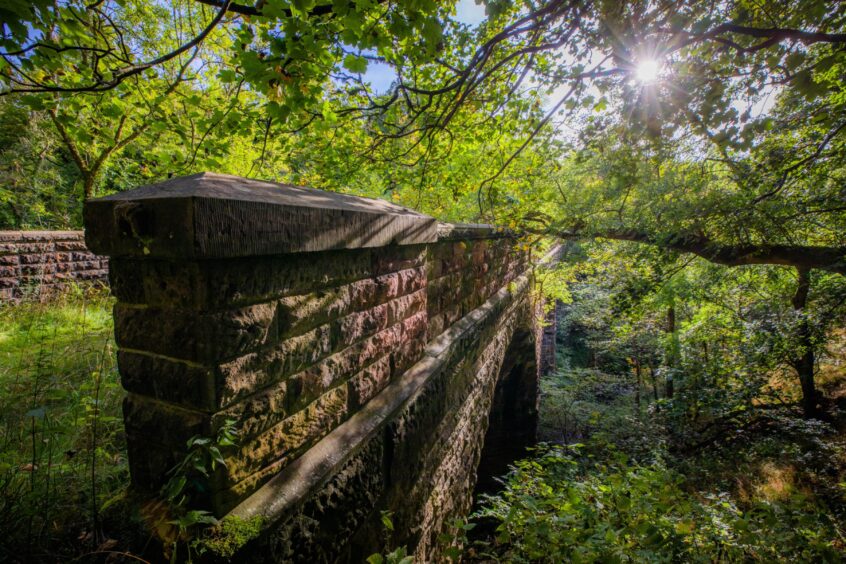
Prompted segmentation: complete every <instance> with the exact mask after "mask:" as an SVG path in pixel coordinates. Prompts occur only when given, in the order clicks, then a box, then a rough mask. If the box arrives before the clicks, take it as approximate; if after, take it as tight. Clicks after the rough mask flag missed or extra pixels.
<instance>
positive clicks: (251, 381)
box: [218, 324, 333, 405]
mask: <svg viewBox="0 0 846 564" xmlns="http://www.w3.org/2000/svg"><path fill="white" fill-rule="evenodd" d="M332 352H333V350H332V332H331V327H330V326H329V325H328V324H327V325H321V326H320V327H317V328H315V329H312V330H311V331H309V332H307V333H305V334H303V335H299V336H297V337H291V338H290V339H286V340H284V341H282V342H281V343H279V344H278V345H277V346H276V347H273V348H269V349H265V350H261V351H258V352H254V353H249V354H246V355H244V356H242V357H239V358H236V359H234V360H231V361H228V362H225V363H223V364H221V365H220V366H219V368H218V373H219V383H218V387H219V391H218V402H219V403H220V405H229V404H231V403H232V402H234V401H236V400H237V399H239V398H242V397H245V396H247V395H250V394H252V393H254V392H256V391H257V390H260V389H261V388H264V387H265V386H267V385H269V384H271V383H273V382H276V381H279V380H281V379H282V378H283V377H285V376H288V375H291V374H295V373H297V372H300V371H302V370H305V369H306V368H308V367H310V366H313V365H314V364H315V363H317V362H318V361H319V360H321V359H323V358H324V357H326V356H328V355H329V354H330V353H332Z"/></svg>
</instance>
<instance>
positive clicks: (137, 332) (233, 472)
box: [85, 173, 539, 562]
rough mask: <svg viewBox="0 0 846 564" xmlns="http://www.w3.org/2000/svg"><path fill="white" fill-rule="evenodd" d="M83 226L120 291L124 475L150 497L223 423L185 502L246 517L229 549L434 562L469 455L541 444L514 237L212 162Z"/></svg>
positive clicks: (459, 510) (531, 331)
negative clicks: (255, 528)
mask: <svg viewBox="0 0 846 564" xmlns="http://www.w3.org/2000/svg"><path fill="white" fill-rule="evenodd" d="M85 220H86V241H87V243H88V246H89V248H90V249H91V250H92V251H94V252H96V253H98V254H101V255H105V256H108V257H109V258H110V280H111V284H112V289H113V292H114V294H115V296H116V297H117V299H118V303H117V305H116V306H115V332H116V340H117V343H118V347H119V353H118V364H119V369H120V373H121V379H122V383H123V386H124V388H125V389H126V390H127V392H128V393H127V398H126V401H125V404H124V419H125V425H126V433H127V441H128V447H129V463H130V469H131V475H132V483H133V486H134V487H135V488H136V489H137V490H139V491H142V492H145V491H146V492H148V494H149V495H155V494H156V492H157V490H158V488H159V487H160V486H161V485H162V483H163V482H164V481H165V480H166V476H167V472H168V469H170V468H171V467H173V466H174V465H175V464H176V463H177V462H178V461H179V460H181V459H182V458H183V457H184V456H185V454H186V441H187V440H188V439H189V438H191V437H192V436H203V437H213V436H214V435H215V434H216V433H217V432H218V431H219V430H220V429H221V428H222V427H224V426H232V427H233V428H234V429H235V430H236V431H237V433H238V445H237V448H234V449H228V450H224V451H223V452H224V458H225V462H226V464H225V466H218V467H217V468H216V470H215V472H212V473H211V474H210V475H209V476H208V477H207V478H205V477H202V476H192V478H193V481H192V483H195V484H200V487H198V488H196V491H194V492H192V498H191V503H192V506H195V507H199V508H205V509H208V510H210V511H212V512H213V513H214V514H215V515H217V516H218V517H220V518H232V519H235V518H237V519H256V518H258V519H260V522H261V523H262V531H261V534H259V535H258V536H257V537H256V538H254V539H249V542H247V543H246V544H245V545H244V546H243V547H240V550H239V553H238V555H237V558H239V559H242V560H243V559H247V558H249V559H250V561H256V562H262V561H267V562H271V561H273V562H279V561H303V562H324V561H325V562H329V561H346V560H349V561H355V560H360V559H361V558H362V557H366V556H367V555H369V554H370V553H372V552H375V551H380V550H384V549H385V548H386V542H387V543H388V544H390V545H391V546H401V545H406V546H408V547H409V549H410V550H411V551H412V552H413V553H414V554H415V556H416V557H417V558H418V559H419V560H420V561H430V560H435V559H437V558H438V556H439V554H440V552H439V551H440V550H441V549H442V547H441V546H440V545H439V542H438V536H439V534H440V533H442V532H445V531H447V530H448V528H449V526H450V525H449V524H450V523H451V521H452V519H453V518H454V517H456V516H461V515H463V514H465V513H466V512H467V511H468V509H469V508H470V503H471V501H472V493H473V490H474V487H475V485H476V475H477V469H478V468H479V464H480V460H483V459H484V460H489V462H484V463H483V470H484V472H493V471H498V469H500V468H502V463H503V462H504V461H505V460H506V458H507V457H509V456H512V454H513V452H511V450H513V449H511V450H509V449H510V447H511V446H516V445H518V444H519V445H521V448H523V447H524V446H525V445H526V444H528V443H530V442H531V441H533V439H534V432H535V426H534V425H535V423H534V418H535V417H536V414H537V380H538V373H537V368H536V367H537V364H538V363H537V359H536V358H535V356H534V355H533V351H535V342H536V341H535V336H536V335H537V333H538V332H539V330H538V329H536V327H538V326H537V325H536V324H535V322H536V316H535V313H534V312H535V311H536V310H537V307H536V306H537V304H536V303H534V302H533V299H532V296H531V295H530V294H531V292H530V290H531V287H532V275H531V269H530V266H529V265H530V261H531V257H530V256H529V255H528V253H527V252H525V251H523V250H520V249H519V247H518V246H517V245H516V241H515V240H514V239H513V238H512V237H511V236H510V235H509V234H508V233H504V232H502V231H499V230H496V229H493V228H490V227H487V226H453V225H444V224H438V223H437V222H436V221H435V220H434V219H432V218H430V217H428V216H424V215H421V214H418V213H416V212H413V211H411V210H407V209H405V208H401V207H399V206H395V205H392V204H390V203H387V202H382V201H378V200H369V199H365V198H355V197H350V196H343V195H339V194H332V193H325V192H320V191H317V190H308V189H303V188H297V187H291V186H282V185H277V184H270V183H264V182H257V181H253V180H246V179H241V178H236V177H229V176H223V175H213V174H207V173H206V174H200V175H194V176H191V177H185V178H179V179H174V180H170V181H167V182H163V183H161V184H157V185H151V186H146V187H142V188H139V189H136V190H132V191H129V192H125V193H122V194H117V195H115V196H109V197H106V198H101V199H98V200H93V201H90V202H88V203H87V204H86V209H85ZM489 421H490V429H489V425H488V424H489ZM486 434H487V435H488V436H487V438H486ZM483 445H485V448H484V449H483ZM506 445H507V446H508V447H509V449H506V448H504V447H505V446H506ZM483 450H484V451H486V452H489V453H490V456H488V455H484V454H483ZM514 452H516V450H514ZM512 459H513V457H512V458H510V459H508V461H510V460H512ZM489 466H490V470H488V469H487V468H488V467H489ZM382 511H389V512H391V514H392V520H393V523H394V529H393V532H391V533H390V534H389V535H388V537H390V538H387V539H386V535H385V531H383V527H382V523H381V513H382Z"/></svg>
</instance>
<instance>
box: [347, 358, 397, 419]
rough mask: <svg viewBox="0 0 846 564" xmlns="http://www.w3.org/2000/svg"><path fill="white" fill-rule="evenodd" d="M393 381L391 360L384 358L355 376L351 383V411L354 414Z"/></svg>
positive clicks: (349, 394)
mask: <svg viewBox="0 0 846 564" xmlns="http://www.w3.org/2000/svg"><path fill="white" fill-rule="evenodd" d="M390 379H391V358H390V356H386V357H383V358H382V359H381V360H378V361H376V362H375V363H373V364H371V365H370V366H368V367H367V368H365V369H364V370H362V371H361V372H359V373H358V374H356V375H355V376H353V377H352V378H351V379H350V381H349V383H348V384H347V385H348V386H349V392H348V396H349V410H350V412H353V411H355V410H357V409H359V408H360V407H361V406H363V405H364V404H365V403H367V402H368V401H369V400H370V398H372V397H373V396H375V395H376V394H377V393H379V392H380V391H381V390H382V389H383V388H384V387H385V386H386V385H387V384H388V382H389V381H390Z"/></svg>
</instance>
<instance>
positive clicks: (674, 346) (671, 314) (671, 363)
mask: <svg viewBox="0 0 846 564" xmlns="http://www.w3.org/2000/svg"><path fill="white" fill-rule="evenodd" d="M667 334H668V335H669V336H670V350H669V352H668V354H667V368H669V370H668V371H667V378H666V379H665V384H664V385H665V387H666V392H667V393H666V396H667V398H669V399H672V398H673V372H674V371H675V368H676V366H677V365H678V358H677V357H678V343H677V341H676V305H675V303H674V302H672V303H670V306H669V307H668V308H667Z"/></svg>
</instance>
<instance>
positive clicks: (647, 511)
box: [465, 370, 846, 562]
mask: <svg viewBox="0 0 846 564" xmlns="http://www.w3.org/2000/svg"><path fill="white" fill-rule="evenodd" d="M615 380H616V383H615ZM543 384H544V390H545V392H544V396H543V398H544V399H543V404H542V408H541V416H542V426H543V427H544V429H545V432H546V433H547V436H554V435H556V434H555V433H554V432H553V431H554V429H555V428H556V427H557V428H558V433H557V436H558V437H561V438H565V439H570V440H573V439H576V440H580V441H581V442H580V443H576V444H570V445H568V446H565V445H564V444H542V445H540V446H539V447H537V449H536V450H535V451H534V452H533V456H531V457H529V458H527V459H525V460H521V461H518V462H516V463H515V465H514V467H513V468H512V471H511V472H510V473H509V474H508V475H507V476H506V477H505V478H504V479H503V489H502V490H501V492H499V493H498V494H496V495H492V496H486V497H485V498H484V499H483V500H482V503H481V509H479V510H478V511H477V512H476V514H475V515H474V516H473V519H474V520H475V521H476V522H479V523H482V524H486V527H484V528H486V529H487V530H488V531H493V532H492V533H490V534H488V535H487V536H485V537H483V538H477V539H476V541H475V542H474V543H473V544H472V545H470V546H468V549H467V552H466V555H465V557H466V558H468V559H471V560H480V561H501V562H562V561H569V562H597V561H601V562H747V561H755V562H776V561H778V562H839V561H841V560H842V559H843V555H844V549H846V542H845V541H844V536H843V524H844V523H846V520H844V508H846V499H845V498H844V486H846V484H844V483H843V474H844V468H846V463H844V450H843V438H842V434H841V433H840V432H839V431H838V426H837V425H834V424H830V423H824V422H822V421H819V420H804V419H802V418H800V417H798V416H797V414H796V413H795V412H792V411H791V410H790V409H788V408H783V409H773V410H763V409H749V410H740V411H739V414H737V415H734V416H733V417H732V418H731V420H730V421H727V422H726V424H725V425H723V426H721V427H719V428H716V427H715V426H714V425H702V430H701V432H699V433H696V432H694V431H695V428H696V425H693V424H691V422H690V420H689V410H688V409H686V406H685V405H683V403H682V402H681V401H679V402H677V404H676V405H674V403H673V400H667V399H662V400H660V402H658V403H652V404H651V405H649V406H648V407H647V406H644V407H643V408H640V407H639V406H637V404H636V402H635V397H636V396H635V392H634V390H633V388H632V386H631V385H627V384H626V382H625V377H624V376H622V375H620V376H614V375H612V374H598V373H596V372H595V371H583V370H576V371H572V372H568V373H563V374H558V375H555V376H553V377H550V378H546V379H545V380H544V382H543ZM609 390H614V392H615V394H613V395H611V396H609V395H608V394H607V392H608V391H609ZM702 393H705V392H702ZM682 426H686V427H685V428H684V429H682ZM706 428H707V432H706V431H705V429H706ZM709 433H710V435H709ZM711 435H712V436H711Z"/></svg>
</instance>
